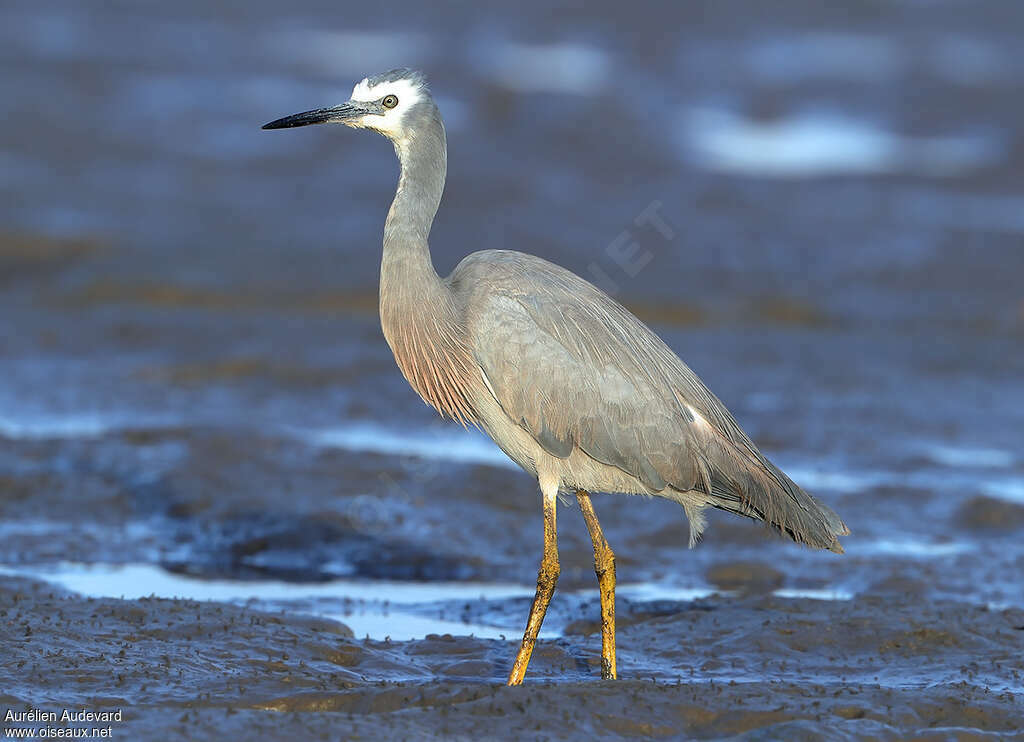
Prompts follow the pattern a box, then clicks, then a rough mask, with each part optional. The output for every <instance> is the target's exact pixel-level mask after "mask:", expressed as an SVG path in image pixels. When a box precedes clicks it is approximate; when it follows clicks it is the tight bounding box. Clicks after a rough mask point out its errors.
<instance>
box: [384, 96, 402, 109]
mask: <svg viewBox="0 0 1024 742" xmlns="http://www.w3.org/2000/svg"><path fill="white" fill-rule="evenodd" d="M380 104H381V105H382V106H384V107H385V108H394V107H395V106H397V105H398V98H397V97H395V96H393V95H385V96H384V100H382V101H381V102H380Z"/></svg>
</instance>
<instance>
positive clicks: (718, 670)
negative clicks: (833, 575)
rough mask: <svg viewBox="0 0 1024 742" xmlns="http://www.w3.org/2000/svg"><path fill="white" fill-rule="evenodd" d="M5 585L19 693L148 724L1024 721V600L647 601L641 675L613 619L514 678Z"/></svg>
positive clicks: (11, 694) (245, 620)
mask: <svg viewBox="0 0 1024 742" xmlns="http://www.w3.org/2000/svg"><path fill="white" fill-rule="evenodd" d="M0 596H2V601H3V602H2V605H3V606H4V608H3V609H2V611H0V636H2V639H3V643H4V647H5V662H4V666H3V669H2V671H0V687H2V688H3V692H2V693H0V702H2V703H3V704H4V705H5V706H7V707H9V708H14V709H28V708H30V707H33V708H39V709H43V710H45V709H47V708H63V707H74V708H78V707H87V708H89V709H93V710H97V711H99V710H116V709H123V712H124V721H123V722H122V723H121V724H120V725H118V726H117V729H116V732H117V734H119V735H122V736H124V737H130V738H136V739H138V738H155V737H157V736H160V735H161V734H162V735H164V736H163V738H164V739H195V738H197V737H201V738H212V737H215V736H216V737H221V736H238V735H242V736H249V737H251V736H252V735H254V734H266V735H270V736H273V737H275V738H280V737H285V736H293V735H302V736H305V737H310V738H313V739H320V738H323V739H334V738H337V737H339V736H341V737H344V738H346V739H380V738H382V737H384V738H390V739H397V738H403V739H412V738H435V737H444V738H448V739H467V740H468V739H507V738H509V737H510V736H514V737H515V738H517V739H565V738H577V737H580V736H584V735H594V736H599V737H601V738H614V739H634V738H652V737H653V738H682V737H685V738H696V739H702V738H720V737H729V736H734V735H742V736H749V737H752V738H771V739H804V738H807V739H819V738H828V739H853V738H872V739H894V740H895V739H961V740H963V739H985V738H993V739H995V738H999V739H1010V738H1014V737H1015V736H1016V735H1019V734H1021V727H1020V723H1021V715H1020V711H1021V707H1020V694H1021V692H1022V690H1024V667H1022V666H1021V661H1020V658H1021V656H1022V653H1024V611H1021V610H1017V609H1007V610H988V609H984V608H978V607H970V608H965V607H964V606H962V605H960V604H953V603H928V604H924V605H922V604H920V603H918V602H917V601H916V600H913V599H909V600H908V599H906V598H904V599H899V598H895V597H893V598H859V599H855V600H853V601H850V602H833V601H819V600H782V599H778V598H770V597H751V598H742V599H736V598H726V597H722V596H719V595H715V596H711V597H709V598H707V599H704V600H701V601H699V602H696V603H691V602H664V601H663V602H660V603H656V604H650V603H627V604H625V605H622V606H620V609H619V610H620V617H621V619H620V620H621V621H622V624H621V626H622V628H621V630H620V633H619V646H620V656H619V664H620V672H621V679H620V680H619V681H617V682H602V681H600V680H598V679H597V677H596V676H597V675H598V674H599V665H600V637H599V634H597V635H595V634H593V633H592V632H589V633H579V632H578V630H570V631H569V632H567V634H566V635H565V636H563V637H562V638H560V639H557V640H548V641H542V642H541V643H540V645H539V646H538V648H537V651H536V653H535V656H534V660H533V663H532V665H531V668H530V682H529V683H528V684H527V685H526V686H524V687H519V688H505V687H503V686H501V681H502V680H503V678H504V674H505V673H506V672H507V668H508V665H509V663H510V661H511V658H512V656H513V652H514V648H515V647H514V645H513V644H512V643H509V642H503V641H497V640H482V639H474V638H472V637H453V636H451V635H441V636H439V635H428V636H426V637H424V638H423V639H420V640H417V641H406V642H392V641H371V640H365V639H364V640H360V639H357V638H354V637H353V636H352V632H351V631H350V630H348V629H347V628H346V627H345V626H344V624H342V623H338V622H333V621H327V620H323V619H318V618H310V617H306V616H303V615H301V614H296V613H293V612H287V613H286V612H276V613H268V612H263V611H257V610H253V609H248V608H245V607H240V606H234V605H229V604H223V603H215V602H195V601H185V600H163V599H144V600H138V601H122V600H111V599H85V598H82V597H79V596H75V595H69V594H65V593H62V592H61V591H59V590H54V588H53V587H52V586H50V585H46V584H45V583H39V582H34V581H30V580H24V579H13V578H8V579H5V580H4V581H3V583H2V587H0ZM519 607H520V606H519V605H518V604H510V605H506V606H503V608H505V609H507V610H509V611H518V610H519ZM587 610H588V611H595V610H596V607H595V606H588V607H587Z"/></svg>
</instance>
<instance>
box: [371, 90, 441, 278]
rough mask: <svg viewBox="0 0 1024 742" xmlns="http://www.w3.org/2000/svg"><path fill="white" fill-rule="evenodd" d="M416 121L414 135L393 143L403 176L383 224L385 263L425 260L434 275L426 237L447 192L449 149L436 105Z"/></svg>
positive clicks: (400, 177) (411, 113)
mask: <svg viewBox="0 0 1024 742" xmlns="http://www.w3.org/2000/svg"><path fill="white" fill-rule="evenodd" d="M414 113H416V111H410V112H409V114H407V115H410V116H411V115H413V114H414ZM417 118H418V119H419V121H420V122H421V124H420V125H419V126H418V127H417V131H416V132H415V133H410V134H407V135H406V136H404V137H403V138H401V139H395V140H393V143H394V145H395V153H396V154H397V155H398V161H399V163H400V165H401V175H400V176H399V178H398V190H397V191H396V193H395V198H394V200H393V201H392V202H391V209H390V210H389V211H388V217H387V221H386V222H385V223H384V262H385V263H388V262H389V260H394V259H402V258H410V257H414V256H420V257H425V258H426V262H427V264H428V265H429V267H430V271H431V272H432V273H433V266H432V265H430V252H429V248H428V246H427V238H428V237H429V236H430V227H431V225H432V224H433V223H434V216H435V215H436V214H437V209H438V206H439V205H440V204H441V194H442V193H443V192H444V182H445V176H446V174H447V169H448V147H447V141H446V138H445V132H444V124H443V123H442V122H441V115H440V113H439V112H438V110H437V107H436V106H434V105H433V103H430V104H429V111H428V112H427V113H426V114H424V115H420V116H417ZM434 275H435V277H436V275H437V274H436V273H435V274H434Z"/></svg>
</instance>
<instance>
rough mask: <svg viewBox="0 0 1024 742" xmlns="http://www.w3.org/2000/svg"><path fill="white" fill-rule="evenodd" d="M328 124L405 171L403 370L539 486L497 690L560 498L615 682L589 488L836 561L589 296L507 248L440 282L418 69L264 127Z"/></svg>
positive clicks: (393, 232)
mask: <svg viewBox="0 0 1024 742" xmlns="http://www.w3.org/2000/svg"><path fill="white" fill-rule="evenodd" d="M331 122H337V123H343V124H347V125H349V126H353V127H357V128H369V129H373V130H375V131H378V132H380V133H381V134H384V135H385V136H387V137H388V138H389V139H391V141H392V142H393V143H394V146H395V151H396V153H397V155H398V158H399V161H400V163H401V175H400V177H399V182H398V189H397V192H396V194H395V198H394V201H393V202H392V204H391V209H390V211H389V212H388V215H387V220H386V222H385V226H384V252H383V258H382V261H381V274H380V317H381V325H382V327H383V330H384V336H385V338H386V339H387V342H388V344H389V345H390V347H391V349H392V351H393V353H394V356H395V360H396V362H397V363H398V366H399V368H400V369H401V371H402V373H403V375H404V376H405V378H406V379H407V380H408V382H409V384H410V385H411V386H412V387H413V389H414V390H415V391H416V392H417V393H418V394H419V395H420V397H422V398H423V399H424V400H425V401H426V402H427V403H428V404H430V405H431V406H433V407H434V408H435V409H437V411H438V412H440V413H441V414H442V415H445V416H447V417H450V418H453V419H455V420H458V421H460V422H462V423H464V424H468V425H476V426H478V427H480V428H482V429H483V430H484V431H485V432H486V433H487V434H488V435H490V437H491V438H492V439H493V440H494V442H495V443H496V444H497V445H498V446H499V447H500V448H501V450H502V451H504V452H505V454H506V455H508V457H509V458H510V459H512V460H513V461H515V462H516V463H517V464H519V466H521V467H522V468H523V469H524V470H526V471H527V472H528V473H529V474H531V475H532V476H534V477H536V479H537V481H538V483H539V486H540V490H541V493H542V496H543V511H544V556H543V558H542V561H541V568H540V571H539V574H538V581H537V582H538V586H537V595H536V597H535V599H534V604H533V607H532V608H531V612H530V618H529V620H528V623H527V628H526V633H525V635H524V637H523V641H522V643H521V645H520V649H519V653H518V655H517V657H516V660H515V662H514V664H513V668H512V672H511V674H510V677H509V683H510V684H516V683H519V682H522V680H523V677H524V675H525V672H526V666H527V664H528V663H529V659H530V654H531V652H532V649H533V646H534V644H535V643H536V638H537V634H538V632H539V630H540V626H541V622H542V621H543V617H544V613H545V611H546V609H547V604H548V602H549V601H550V599H551V595H552V594H553V592H554V587H555V583H556V582H557V579H558V571H559V568H558V555H557V540H556V533H557V529H556V518H555V515H556V502H557V496H558V493H559V492H560V491H568V492H575V493H576V496H577V499H578V501H579V504H580V507H581V510H582V512H583V515H584V519H585V520H586V523H587V526H588V530H589V531H590V535H591V538H592V540H593V545H594V555H595V569H596V571H597V575H598V581H599V585H600V589H601V590H600V593H601V604H602V676H603V677H606V678H613V677H615V676H616V664H615V629H614V587H615V568H614V554H613V552H612V550H611V548H610V547H609V546H608V543H607V541H606V540H605V538H604V535H603V533H602V532H601V528H600V524H599V523H598V520H597V516H596V514H595V513H594V509H593V506H592V504H591V502H590V498H589V494H588V493H590V492H610V493H631V494H645V495H654V496H659V497H665V498H668V499H670V500H674V501H675V502H678V503H679V504H681V505H682V506H683V508H684V509H685V511H686V514H687V517H688V519H689V521H690V544H691V546H692V545H693V544H694V543H695V542H696V541H697V540H698V539H699V538H700V534H701V531H702V529H703V526H704V516H703V511H704V510H705V508H707V507H709V506H710V507H715V508H719V509H723V510H728V511H730V512H733V513H737V514H739V515H744V516H747V517H750V518H754V519H757V520H761V521H764V522H765V523H767V524H768V525H769V526H771V527H773V528H775V529H776V530H778V531H779V532H781V533H782V534H784V535H786V536H788V537H789V538H791V539H793V540H794V541H797V542H800V543H804V544H807V545H808V546H812V547H815V548H824V549H830V550H832V551H835V552H842V547H841V546H840V544H839V541H838V539H837V537H838V536H841V535H845V534H847V533H849V530H848V529H847V528H846V526H845V524H844V523H843V522H842V520H841V519H840V518H839V516H838V515H836V514H835V513H834V512H833V511H832V510H830V509H829V508H828V507H826V506H825V505H823V504H821V503H820V502H818V501H817V500H816V499H815V498H813V497H812V496H811V495H809V494H808V493H806V492H805V491H804V490H803V489H801V488H800V487H799V486H798V485H797V484H795V483H794V482H793V481H792V480H791V479H789V477H787V476H786V475H785V474H784V473H783V472H782V471H781V470H779V468H778V467H776V466H775V465H774V464H772V463H771V462H770V461H769V460H768V459H767V458H766V457H765V456H764V455H763V454H762V453H761V452H760V451H759V450H758V448H757V446H756V445H755V444H754V443H753V441H751V439H750V438H749V437H748V436H747V435H746V433H744V432H743V430H741V429H740V427H739V425H738V424H737V422H736V420H735V419H734V418H733V416H732V415H731V414H730V413H729V411H728V410H727V409H726V408H725V406H724V405H723V404H722V403H721V402H720V401H719V400H718V398H717V397H715V395H714V394H712V393H711V392H710V391H709V390H708V388H707V387H706V386H705V385H704V384H703V382H701V380H700V379H699V378H698V377H697V375H696V374H694V372H693V371H692V370H690V368H689V367H688V366H687V365H686V364H685V363H683V361H682V360H680V359H679V357H678V356H677V355H676V354H675V353H674V352H673V351H672V350H671V349H670V348H669V347H668V346H667V345H665V343H664V342H662V340H661V339H660V338H659V337H658V336H657V335H656V334H655V333H654V332H653V331H652V330H650V328H648V327H647V326H646V325H645V324H643V323H642V322H641V321H640V320H639V319H637V318H636V317H635V316H633V315H632V314H631V313H630V312H629V311H628V310H626V309H625V308H624V307H623V306H622V305H620V304H619V303H618V302H616V301H615V300H613V299H612V298H611V297H609V296H608V295H607V294H605V293H604V292H602V291H601V290H600V289H598V288H597V287H595V286H594V285H592V284H590V283H589V282H587V281H585V280H583V279H582V278H580V277H579V276H576V275H575V274H573V273H571V272H570V271H568V270H565V269H564V268H561V267H559V266H557V265H554V264H553V263H550V262H548V261H546V260H543V259H541V258H538V257H534V256H532V255H528V254H525V253H521V252H514V251H510V250H486V251H482V252H476V253H473V254H471V255H469V256H467V257H466V258H465V259H463V260H462V262H461V263H459V265H458V266H457V267H456V268H455V270H454V271H453V272H452V273H451V275H449V276H447V277H445V278H442V277H440V276H438V274H437V273H436V271H435V270H434V267H433V264H432V262H431V258H430V251H429V247H428V241H427V240H428V236H429V233H430V227H431V224H432V223H433V220H434V215H435V214H436V212H437V209H438V206H439V205H440V202H441V194H442V191H443V189H444V182H445V174H446V167H447V166H446V163H447V148H446V138H445V130H444V125H443V123H442V120H441V116H440V113H439V111H438V108H437V106H436V105H435V103H434V101H433V99H432V98H431V96H430V93H429V91H428V90H427V86H426V82H425V80H424V78H423V76H422V75H421V74H420V73H418V72H415V71H412V70H407V69H399V70H392V71H391V72H387V73H384V74H381V75H376V76H374V77H371V78H367V79H365V80H363V81H361V82H360V83H359V84H357V85H356V86H355V88H354V90H353V92H352V98H351V100H349V101H348V102H346V103H343V104H341V105H340V106H335V107H333V108H323V109H317V110H314V111H308V112H306V113H301V114H296V115H294V116H287V117H285V118H283V119H278V120H277V121H273V122H271V123H269V124H267V125H266V126H264V128H266V129H278V128H289V127H294V126H304V125H307V124H317V123H331Z"/></svg>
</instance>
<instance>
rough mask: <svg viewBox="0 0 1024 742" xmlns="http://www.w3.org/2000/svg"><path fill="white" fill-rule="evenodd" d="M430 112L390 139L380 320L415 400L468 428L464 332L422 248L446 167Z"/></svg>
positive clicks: (471, 378)
mask: <svg viewBox="0 0 1024 742" xmlns="http://www.w3.org/2000/svg"><path fill="white" fill-rule="evenodd" d="M429 107H430V110H429V111H428V112H423V113H422V115H417V117H416V118H417V121H418V125H417V127H416V132H415V134H411V135H408V136H405V137H403V138H402V139H396V140H394V145H395V152H396V153H397V154H398V159H399V161H400V163H401V166H402V174H401V176H400V177H399V179H398V191H397V192H396V193H395V199H394V201H392V203H391V209H390V211H388V218H387V221H386V222H385V224H384V255H383V258H382V259H381V266H380V321H381V327H382V329H383V330H384V337H385V339H386V340H387V341H388V345H389V346H391V351H392V352H393V353H394V355H395V361H396V362H397V363H398V367H399V368H400V369H401V370H402V374H403V375H404V376H405V378H406V380H407V381H408V382H409V384H410V386H412V388H413V389H415V390H416V392H417V393H418V394H419V395H420V397H422V398H423V400H424V401H425V402H427V404H429V405H431V406H432V407H434V408H435V409H437V410H438V412H440V413H441V414H442V415H446V416H448V417H451V418H453V419H455V420H458V421H460V422H462V423H463V424H467V423H475V421H476V416H475V413H474V411H473V405H472V402H471V400H472V398H473V396H472V390H473V388H474V385H475V384H476V383H477V377H476V376H475V375H474V373H473V372H474V364H473V362H472V356H471V354H470V353H469V350H468V348H467V347H466V344H465V327H464V324H463V323H462V322H460V321H459V311H458V308H457V307H456V303H455V300H454V297H453V296H452V292H451V289H449V288H448V286H447V284H445V282H444V281H442V280H441V279H440V278H439V277H438V275H437V272H436V271H435V270H434V266H433V263H432V262H431V260H430V249H429V247H428V245H427V238H428V237H429V235H430V227H431V225H432V224H433V222H434V215H435V214H436V213H437V207H438V206H439V205H440V203H441V193H442V192H443V191H444V180H445V173H446V168H447V152H446V145H445V134H444V125H443V124H442V123H441V116H440V114H439V113H438V111H437V108H436V106H434V104H433V103H432V102H431V103H429ZM412 113H414V112H413V111H410V114H412Z"/></svg>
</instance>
